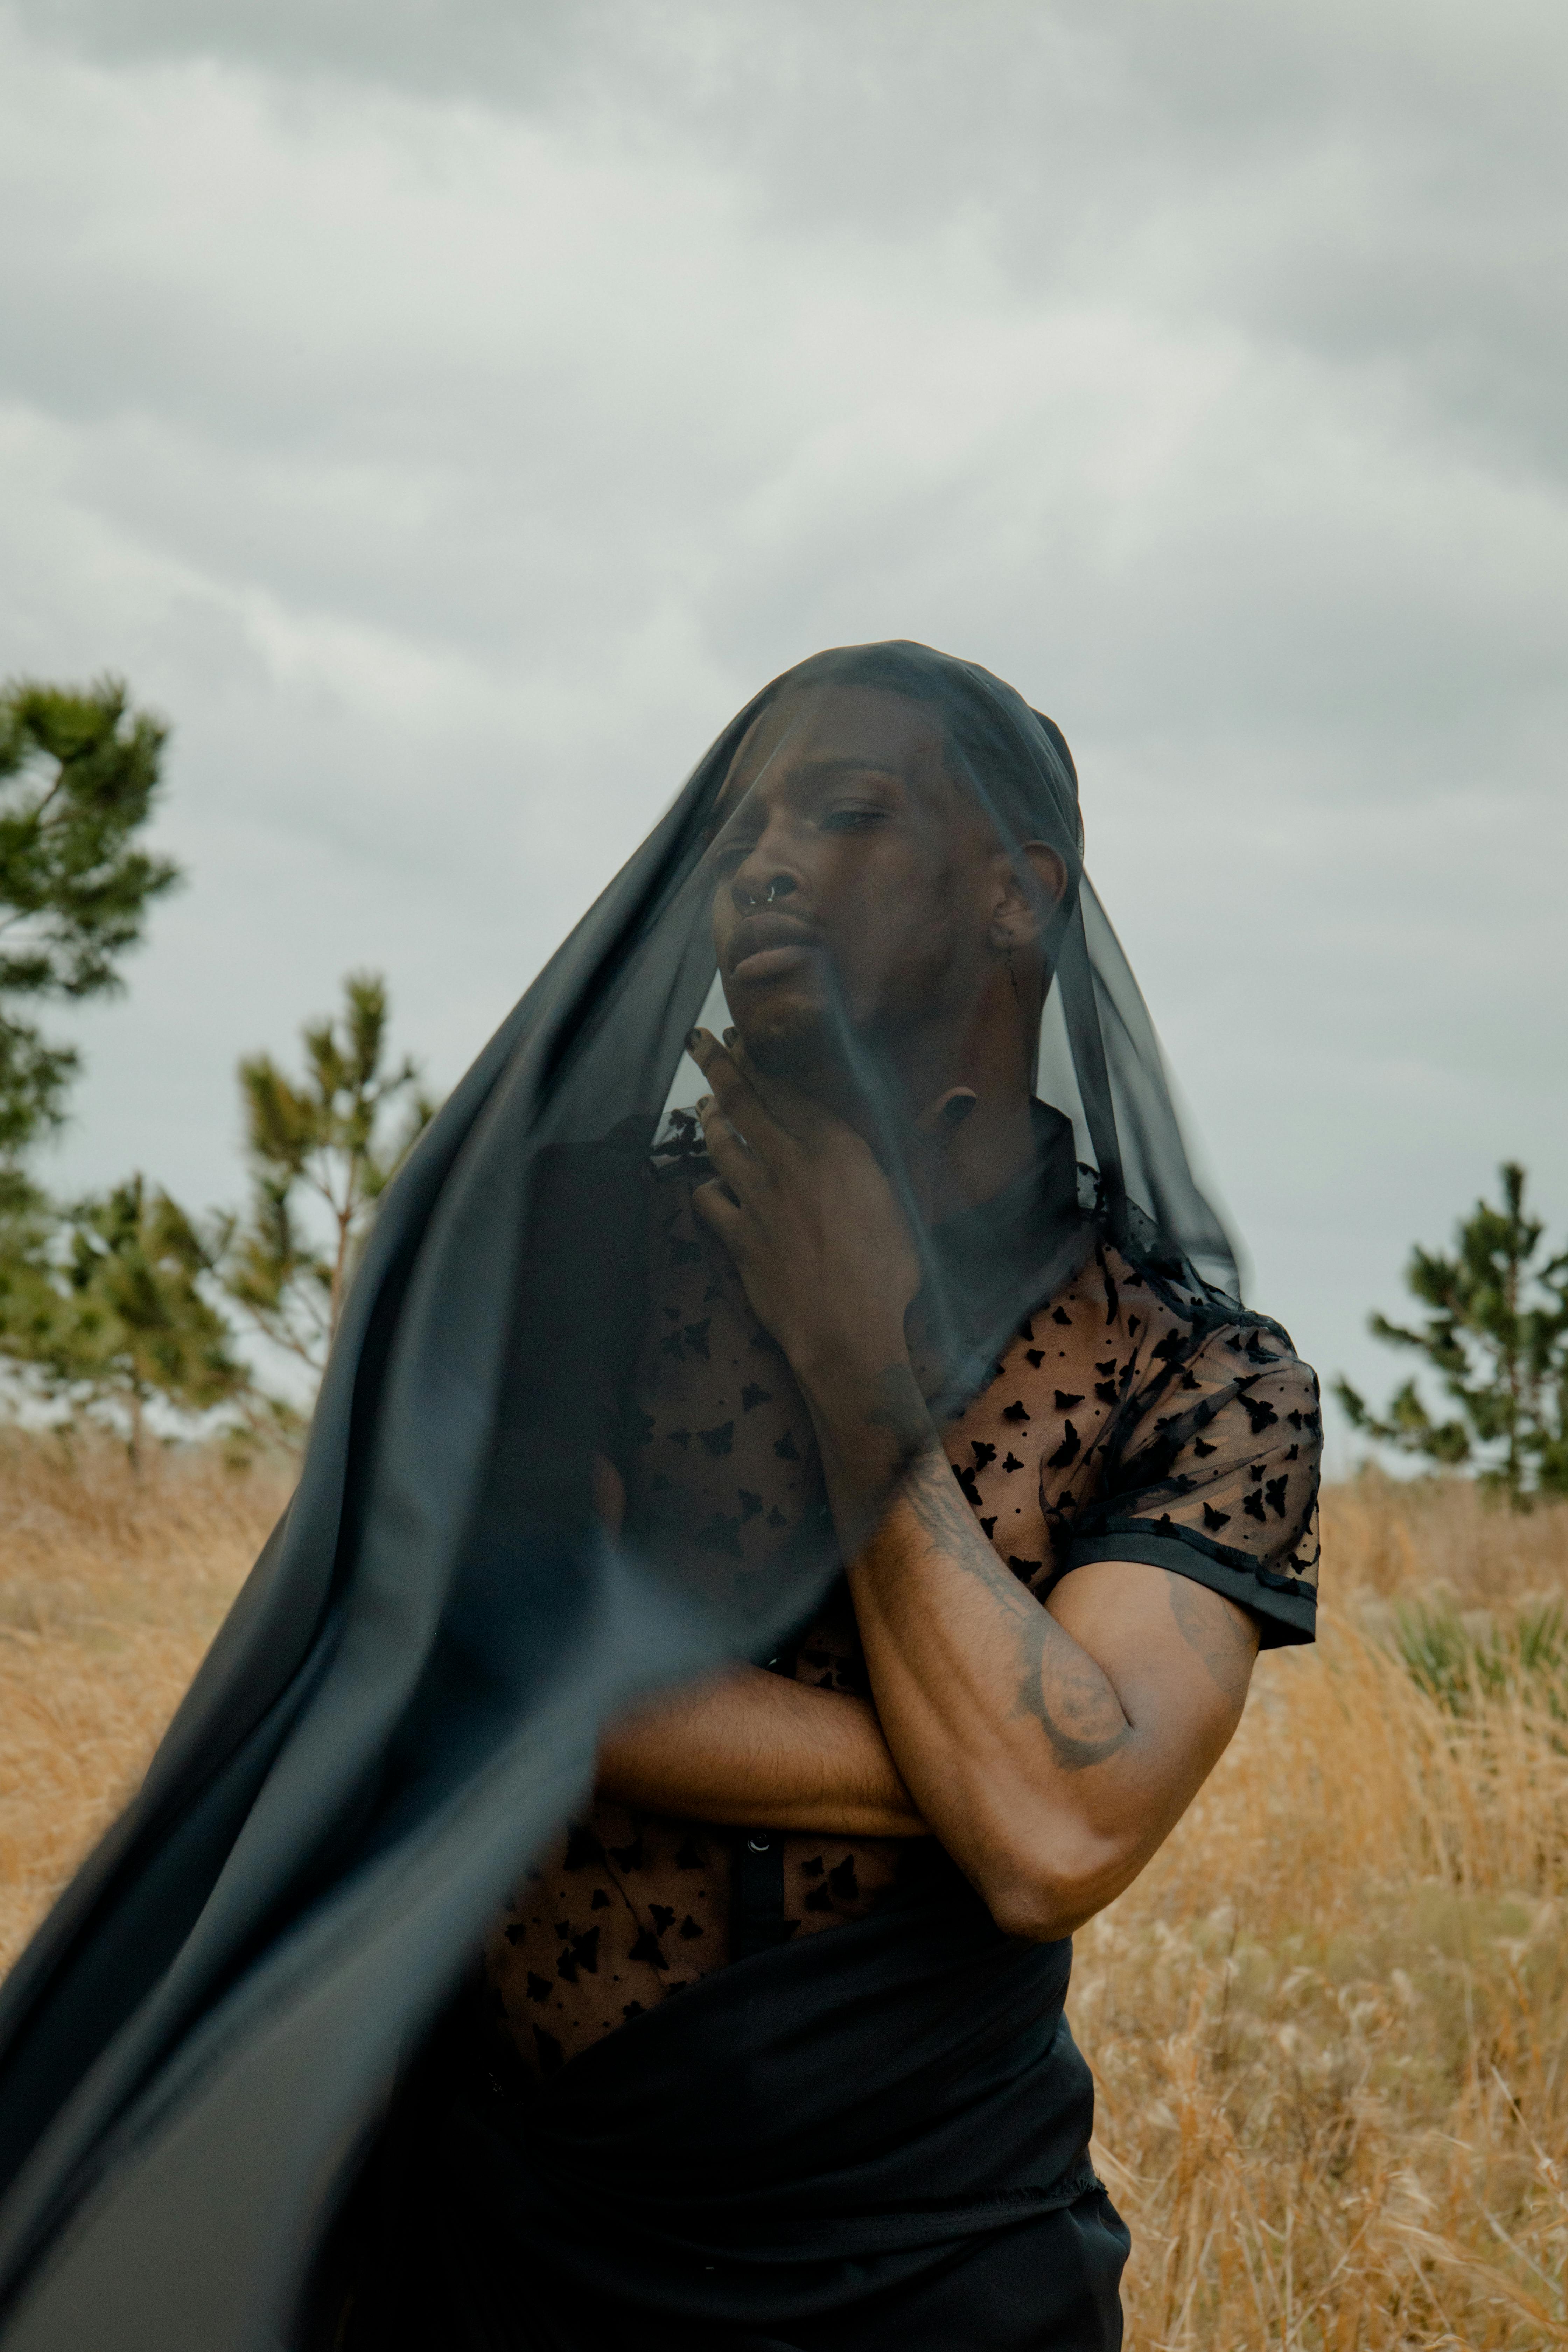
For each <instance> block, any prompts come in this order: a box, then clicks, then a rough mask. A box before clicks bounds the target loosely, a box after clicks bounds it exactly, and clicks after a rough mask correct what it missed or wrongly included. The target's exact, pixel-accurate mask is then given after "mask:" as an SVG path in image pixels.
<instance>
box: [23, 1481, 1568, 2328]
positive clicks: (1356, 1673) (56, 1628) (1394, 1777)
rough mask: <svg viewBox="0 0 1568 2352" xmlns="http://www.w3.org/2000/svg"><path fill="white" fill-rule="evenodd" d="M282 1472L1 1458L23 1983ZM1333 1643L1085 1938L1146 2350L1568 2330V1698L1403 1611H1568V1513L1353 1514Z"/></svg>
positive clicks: (1088, 2037)
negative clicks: (1490, 1671)
mask: <svg viewBox="0 0 1568 2352" xmlns="http://www.w3.org/2000/svg"><path fill="white" fill-rule="evenodd" d="M283 1491H284V1488H283V1481H282V1477H281V1475H280V1474H279V1473H278V1472H266V1471H261V1470H254V1471H251V1472H249V1473H247V1474H244V1475H236V1474H235V1473H233V1472H232V1471H229V1470H226V1469H225V1468H224V1467H223V1465H221V1463H219V1462H218V1461H216V1460H215V1459H212V1458H209V1457H206V1456H203V1455H199V1454H198V1455H184V1456H172V1457H169V1458H168V1459H166V1460H164V1461H163V1462H162V1463H161V1464H159V1465H155V1467H154V1468H153V1470H152V1471H151V1472H150V1473H149V1474H147V1475H144V1476H143V1477H142V1479H140V1480H137V1479H135V1478H133V1477H132V1475H130V1473H129V1470H128V1469H127V1467H126V1465H125V1464H124V1460H123V1457H122V1456H121V1455H120V1454H116V1453H115V1452H114V1451H113V1450H112V1449H110V1448H108V1447H104V1448H100V1449H99V1450H98V1451H96V1452H94V1453H92V1454H90V1455H89V1456H88V1457H87V1458H86V1459H84V1461H83V1462H82V1463H81V1465H80V1466H79V1471H78V1472H77V1473H75V1474H73V1473H72V1472H71V1471H70V1470H69V1468H68V1465H66V1463H65V1462H64V1460H63V1458H62V1457H60V1456H59V1455H58V1454H57V1453H55V1452H53V1451H52V1450H51V1449H50V1448H49V1447H48V1446H47V1445H44V1444H38V1443H37V1442H31V1441H26V1440H23V1439H20V1438H16V1437H13V1438H12V1439H10V1440H9V1441H8V1442H5V1443H3V1444H0V1529H3V1531H4V1533H3V1538H0V1542H3V1549H0V1966H4V1964H5V1961H6V1960H7V1959H8V1958H10V1957H11V1956H12V1955H13V1954H14V1953H15V1951H16V1949H17V1948H19V1946H20V1944H21V1942H22V1940H23V1938H24V1936H25V1934H26V1929H27V1927H28V1926H29V1925H30V1923H31V1921H32V1920H33V1919H34V1918H35V1917H36V1916H37V1914H38V1913H39V1912H40V1911H41V1910H42V1909H43V1908H44V1906H46V1905H47V1901H48V1899H49V1897H50V1895H52V1894H53V1893H54V1891H55V1889H56V1888H57V1887H58V1885H60V1883H61V1882H62V1880H63V1879H64V1878H65V1876H66V1875H67V1874H68V1871H69V1868H70V1865H71V1863H72V1861H73V1860H74V1858H75V1857H76V1855H77V1854H78V1853H79V1852H80V1851H81V1849H82V1848H83V1846H84V1845H86V1844H87V1843H89V1840H90V1839H91V1837H92V1836H93V1835H94V1834H95V1833H96V1832H97V1831H98V1830H99V1829H100V1827H101V1826H102V1824H103V1823H104V1822H105V1821H107V1820H108V1819H109V1817H110V1815H111V1814H112V1812H113V1811H114V1809H115V1807H116V1806H117V1805H118V1804H119V1803H120V1802H121V1801H122V1800H123V1798H124V1796H125V1794H126V1792H127V1791H128V1790H129V1789H130V1788H131V1786H132V1783H133V1781H134V1779H135V1776H136V1774H137V1773H138V1771H139V1770H140V1769H141V1768H142V1765H143V1763H144V1761H145V1759H146V1757H147V1755H148V1753H149V1751H150V1749H151V1748H152V1746H153V1741H154V1739H155V1738H156V1736H157V1733H158V1730H159V1728H160V1727H161V1725H162V1724H163V1721H164V1720H165V1719H166V1717H167V1716H168V1715H169V1713H170V1712H171V1710H172V1709H173V1707H174V1703H175V1701H176V1700H177V1698H178V1696H179V1695H180V1692H181V1690H182V1689H183V1688H184V1685H185V1683H186V1681H187V1680H188V1678H189V1676H190V1674H191V1671H192V1669H193V1667H194V1666H195V1663H196V1660H197V1658H198V1657H199V1656H200V1654H201V1652H202V1650H203V1648H204V1647H205V1643H206V1642H207V1641H208V1639H209V1638H210V1636H211V1634H212V1632H213V1630H214V1628H215V1627H216V1623H217V1621H218V1619H219V1617H220V1616H221V1614H222V1612H223V1610H224V1607H225V1605H226V1601H228V1599H229V1597H230V1595H231V1594H232V1592H233V1591H234V1590H235V1589H236V1587H237V1583H238V1581H239V1580H240V1578H241V1576H242V1575H243V1573H244V1571H245V1570H246V1568H247V1566H248V1564H249V1561H250V1559H251V1558H252V1556H253V1555H254V1553H255V1551H256V1549H257V1548H258V1545H259V1543H260V1541H261V1538H262V1537H263V1536H264V1534H265V1533H266V1530H267V1528H268V1526H269V1525H270V1523H271V1521H272V1519H273V1517H275V1515H276V1513H277V1511H278V1509H279V1507H280V1505H281V1502H282V1499H283ZM1324 1554H1325V1576H1326V1590H1327V1592H1328V1594H1329V1603H1328V1608H1327V1611H1326V1622H1325V1626H1324V1630H1323V1638H1322V1640H1321V1643H1320V1645H1319V1647H1318V1648H1317V1649H1316V1650H1315V1651H1300V1650H1296V1651H1287V1652H1283V1653H1275V1654H1272V1655H1270V1656H1269V1657H1268V1658H1266V1659H1265V1660H1264V1661H1263V1662H1262V1664H1261V1665H1260V1667H1259V1670H1258V1680H1257V1684H1256V1688H1255V1696H1254V1699H1253V1702H1252V1704H1251V1706H1250V1707H1249V1709H1248V1713H1247V1721H1246V1723H1245V1724H1244V1725H1243V1727H1242V1730H1241V1733H1240V1735H1239V1736H1238V1738H1237V1741H1236V1743H1235V1745H1234V1747H1233V1748H1232V1749H1231V1751H1230V1753H1229V1754H1228V1755H1227V1756H1226V1759H1225V1760H1224V1762H1223V1763H1222V1764H1221V1766H1220V1768H1219V1769H1218V1770H1217V1771H1216V1772H1215V1776H1214V1778H1213V1780H1211V1781H1210V1783H1209V1785H1208V1787H1207V1789H1206V1790H1205V1791H1204V1793H1203V1795H1202V1797H1201V1798H1200V1799H1199V1801H1198V1803H1197V1804H1196V1805H1195V1806H1194V1809H1193V1811H1192V1812H1191V1814H1190V1815H1189V1816H1188V1818H1187V1820H1186V1821H1185V1822H1184V1823H1183V1825H1182V1827H1181V1829H1180V1830H1179V1831H1178V1832H1177V1833H1176V1835H1175V1836H1174V1837H1173V1839H1172V1840H1171V1842H1170V1844H1169V1845H1168V1846H1167V1847H1166V1849H1165V1851H1164V1852H1163V1853H1162V1854H1161V1855H1160V1856H1159V1857H1158V1858H1157V1860H1156V1861H1155V1863H1154V1864H1153V1865H1152V1867H1151V1868H1150V1869H1149V1870H1148V1871H1147V1872H1146V1873H1145V1874H1144V1876H1143V1878H1142V1880H1141V1881H1140V1882H1139V1884H1138V1885H1136V1886H1135V1887H1133V1888H1132V1889H1131V1892H1130V1893H1129V1894H1128V1895H1124V1896H1123V1898H1122V1899H1121V1902H1120V1903H1118V1904H1117V1905H1116V1906H1114V1907H1113V1909H1112V1910H1110V1912H1108V1913H1107V1914H1106V1915H1105V1916H1103V1917H1102V1918H1100V1919H1099V1920H1097V1921H1096V1922H1094V1924H1093V1925H1092V1926H1091V1927H1089V1928H1088V1929H1087V1930H1086V1931H1085V1933H1084V1934H1083V1936H1082V1937H1080V1939H1079V1956H1078V1965H1077V1970H1076V1975H1075V1981H1074V1993H1073V2000H1072V2013H1073V2019H1074V2024H1075V2028H1076V2030H1077V2032H1078V2035H1079V2041H1080V2042H1082V2043H1083V2045H1084V2048H1085V2049H1086V2051H1087V2052H1088V2053H1089V2057H1090V2059H1091V2061H1092V2063H1093V2064H1094V2067H1095V2072H1096V2074H1097V2076H1098V2079H1099V2084H1100V2130H1099V2138H1098V2154H1099V2160H1100V2166H1101V2168H1102V2170H1103V2171H1104V2173H1105V2175H1106V2177H1107V2179H1109V2180H1110V2183H1111V2186H1112V2188H1113V2190H1114V2192H1115V2194H1116V2196H1117V2198H1118V2200H1119V2202H1120V2203H1121V2207H1122V2209H1123V2210H1124V2211H1125V2213H1126V2214H1127V2217H1128V2219H1129V2221H1131V2226H1132V2230H1133V2233H1134V2252H1133V2259H1132V2263H1131V2266H1130V2269H1129V2272H1128V2275H1127V2281H1126V2296H1127V2304H1128V2314H1129V2344H1130V2347H1133V2352H1265V2347H1268V2352H1328V2347H1333V2352H1363V2347H1365V2352H1405V2347H1408V2348H1409V2352H1414V2348H1415V2347H1423V2352H1435V2347H1445V2352H1447V2347H1452V2352H1459V2347H1463V2352H1525V2347H1530V2352H1534V2347H1544V2346H1550V2345H1554V2344H1555V2345H1563V2346H1568V2307H1565V2304H1564V2292H1563V2271H1564V2253H1565V2251H1568V2200H1565V2197H1564V2187H1563V2174H1564V2168H1565V2167H1568V2067H1565V2066H1564V2064H1563V2053H1564V2047H1565V2037H1568V1944H1565V1942H1564V1938H1563V1926H1564V1921H1565V1911H1568V1906H1565V1904H1564V1896H1565V1895H1568V1752H1565V1736H1568V1727H1565V1726H1564V1724H1563V1722H1562V1721H1561V1720H1559V1718H1558V1717H1557V1715H1555V1714H1554V1713H1553V1712H1552V1702H1553V1699H1554V1696H1555V1697H1557V1698H1558V1699H1559V1700H1560V1701H1563V1702H1568V1688H1565V1687H1563V1685H1561V1684H1560V1683H1554V1682H1552V1679H1551V1677H1550V1675H1548V1676H1547V1677H1546V1678H1544V1679H1542V1678H1541V1677H1537V1678H1536V1679H1535V1680H1532V1681H1526V1682H1524V1683H1523V1684H1521V1685H1517V1686H1516V1687H1514V1688H1512V1689H1509V1690H1504V1691H1502V1692H1498V1691H1496V1690H1493V1691H1492V1692H1491V1693H1490V1695H1489V1696H1480V1695H1479V1694H1478V1696H1477V1699H1476V1703H1475V1704H1474V1705H1473V1706H1470V1707H1469V1708H1468V1712H1462V1713H1458V1714H1456V1713H1455V1712H1454V1711H1453V1710H1452V1709H1451V1708H1449V1707H1446V1706H1442V1705H1440V1704H1439V1703H1438V1701H1437V1700H1436V1698H1434V1697H1432V1696H1428V1694H1427V1693H1426V1691H1425V1690H1424V1689H1422V1688H1420V1687H1418V1685H1417V1684H1416V1682H1415V1680H1414V1679H1413V1678H1412V1676H1411V1675H1410V1673H1409V1672H1408V1671H1407V1670H1406V1668H1405V1665H1404V1664H1402V1663H1401V1662H1400V1660H1399V1658H1398V1657H1397V1656H1396V1655H1395V1654H1394V1651H1393V1648H1392V1647H1391V1644H1390V1640H1389V1635H1390V1631H1391V1627H1392V1625H1393V1622H1394V1612H1395V1610H1396V1609H1397V1608H1398V1606H1399V1604H1400V1603H1401V1601H1404V1600H1406V1599H1409V1598H1415V1597H1424V1598H1426V1599H1431V1598H1432V1597H1433V1596H1434V1595H1436V1597H1437V1598H1438V1599H1439V1600H1440V1601H1442V1602H1443V1603H1444V1604H1445V1605H1446V1606H1447V1608H1448V1609H1449V1611H1450V1612H1451V1614H1452V1615H1453V1617H1454V1619H1455V1620H1456V1622H1463V1623H1465V1624H1466V1625H1468V1626H1470V1627H1472V1628H1475V1627H1477V1626H1480V1627H1481V1628H1482V1629H1483V1630H1484V1628H1485V1627H1487V1626H1496V1627H1500V1628H1503V1629H1506V1628H1507V1626H1508V1625H1509V1623H1510V1622H1511V1621H1512V1619H1513V1618H1514V1617H1515V1616H1516V1615H1517V1614H1518V1613H1519V1612H1521V1611H1523V1612H1527V1613H1528V1612H1529V1610H1530V1609H1531V1606H1532V1605H1538V1603H1539V1601H1540V1600H1541V1598H1542V1596H1568V1509H1556V1510H1552V1511H1550V1512H1541V1513H1537V1514H1535V1515H1533V1516H1531V1517H1527V1518H1522V1519H1517V1518H1516V1519H1510V1517H1508V1516H1507V1515H1506V1514H1503V1513H1499V1512H1496V1511H1492V1510H1489V1509H1486V1508H1484V1507H1482V1505H1481V1504H1480V1502H1479V1499H1478V1498H1477V1496H1475V1495H1474V1494H1473V1493H1472V1492H1471V1491H1470V1490H1469V1489H1468V1487H1465V1486H1460V1485H1444V1486H1433V1487H1422V1488H1415V1489H1412V1488H1401V1487H1397V1486H1391V1485H1389V1484H1387V1483H1386V1482H1383V1481H1378V1480H1365V1479H1363V1480H1362V1481H1360V1482H1359V1483H1358V1484H1357V1485H1356V1486H1352V1487H1344V1488H1341V1489H1339V1490H1337V1491H1335V1492H1332V1493H1331V1494H1330V1496H1328V1498H1327V1510H1326V1528H1325V1536H1324Z"/></svg>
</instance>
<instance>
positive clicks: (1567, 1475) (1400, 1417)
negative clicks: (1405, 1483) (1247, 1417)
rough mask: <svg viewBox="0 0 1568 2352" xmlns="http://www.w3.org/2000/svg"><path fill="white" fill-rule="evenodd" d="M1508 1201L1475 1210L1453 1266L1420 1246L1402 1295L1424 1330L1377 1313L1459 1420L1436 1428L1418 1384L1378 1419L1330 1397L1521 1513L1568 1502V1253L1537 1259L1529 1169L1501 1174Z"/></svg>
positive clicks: (1351, 1394) (1364, 1424) (1540, 1235)
mask: <svg viewBox="0 0 1568 2352" xmlns="http://www.w3.org/2000/svg"><path fill="white" fill-rule="evenodd" d="M1500 1177H1501V1183H1502V1202H1501V1204H1500V1206H1498V1207H1494V1206H1492V1204H1491V1203H1490V1202H1486V1201H1478V1202H1477V1203H1476V1205H1475V1208H1474V1210H1473V1212H1472V1213H1471V1214H1470V1215H1469V1216H1468V1217H1467V1218H1466V1219H1465V1220H1464V1221H1463V1223H1461V1224H1460V1225H1459V1226H1458V1232H1457V1235H1456V1240H1457V1244H1458V1246H1457V1251H1456V1255H1454V1256H1452V1257H1444V1256H1442V1255H1438V1254H1437V1253H1436V1252H1433V1251H1428V1250H1425V1249H1422V1248H1421V1247H1420V1246H1419V1245H1417V1246H1416V1248H1415V1249H1414V1250H1413V1251H1412V1253H1411V1256H1410V1263H1409V1265H1408V1266H1407V1267H1406V1269H1405V1286H1406V1288H1407V1289H1408V1290H1409V1291H1410V1292H1411V1293H1412V1295H1413V1296H1414V1297H1415V1298H1416V1299H1418V1300H1419V1301H1420V1303H1421V1304H1422V1305H1423V1306H1424V1307H1426V1309H1427V1313H1426V1320H1425V1323H1424V1324H1423V1325H1422V1327H1421V1328H1418V1329H1412V1328H1409V1326H1407V1325H1405V1324H1400V1323H1391V1322H1390V1321H1389V1320H1388V1318H1386V1317H1385V1316H1383V1315H1373V1317H1372V1318H1371V1321H1370V1324H1369V1326H1368V1328H1370V1330H1371V1331H1372V1332H1373V1336H1374V1337H1375V1338H1377V1339H1383V1340H1386V1341H1387V1343H1388V1345H1389V1346H1390V1347H1394V1348H1407V1349H1415V1351H1416V1352H1417V1353H1418V1354H1420V1355H1422V1356H1424V1357H1425V1358H1426V1362H1427V1364H1428V1366H1429V1367H1430V1368H1431V1370H1432V1371H1434V1372H1435V1373H1436V1376H1437V1380H1438V1381H1439V1384H1440V1385H1441V1387H1442V1389H1443V1391H1444V1393H1445V1395H1446V1396H1447V1399H1448V1400H1449V1402H1451V1403H1453V1404H1455V1405H1457V1406H1458V1412H1457V1413H1455V1414H1454V1415H1452V1416H1451V1417H1450V1418H1448V1419H1447V1420H1437V1419H1434V1417H1433V1415H1432V1414H1431V1413H1430V1412H1428V1410H1427V1407H1426V1402H1424V1400H1423V1398H1422V1397H1421V1395H1420V1392H1419V1391H1418V1390H1417V1388H1416V1384H1415V1379H1414V1378H1412V1379H1410V1380H1408V1381H1405V1383H1404V1385H1403V1387H1401V1388H1400V1389H1398V1390H1396V1391H1395V1392H1394V1396H1393V1397H1392V1398H1391V1399H1390V1400H1389V1402H1388V1404H1387V1406H1386V1408H1385V1409H1384V1412H1383V1413H1382V1415H1381V1416H1380V1415H1378V1414H1375V1413H1373V1412H1371V1411H1370V1410H1369V1409H1368V1407H1367V1404H1366V1402H1365V1400H1364V1399H1363V1397H1362V1396H1361V1395H1360V1394H1359V1393H1358V1392H1357V1391H1356V1390H1354V1389H1353V1388H1352V1386H1351V1384H1350V1382H1349V1381H1346V1380H1339V1381H1335V1383H1334V1393H1335V1395H1336V1396H1337V1397H1338V1399H1339V1401H1340V1403H1341V1405H1342V1407H1343V1409H1344V1412H1345V1413H1346V1415H1347V1417H1348V1418H1349V1420H1350V1422H1351V1423H1352V1427H1354V1428H1356V1429H1360V1430H1363V1431H1364V1432H1365V1433H1366V1434H1367V1435H1368V1436H1369V1437H1373V1438H1375V1439H1377V1440H1378V1441H1379V1442H1380V1443H1382V1444H1387V1445H1393V1446H1396V1447H1398V1448H1399V1449H1400V1451H1402V1452H1404V1453H1406V1454H1416V1455H1418V1456H1420V1457H1421V1458H1423V1459H1425V1460H1426V1461H1428V1462H1432V1463H1435V1464H1436V1465H1439V1466H1441V1467H1446V1468H1458V1467H1461V1466H1462V1465H1466V1464H1475V1465H1477V1467H1478V1470H1479V1476H1480V1478H1481V1480H1482V1482H1483V1484H1485V1485H1487V1486H1494V1487H1497V1488H1499V1489H1500V1490H1501V1491H1502V1492H1504V1493H1506V1495H1507V1496H1508V1498H1509V1501H1510V1504H1511V1505H1512V1506H1513V1507H1514V1508H1515V1509H1522V1508H1525V1507H1528V1506H1529V1504H1530V1503H1531V1502H1532V1501H1533V1500H1534V1499H1535V1497H1536V1496H1549V1495H1568V1251H1563V1252H1560V1253H1559V1254H1558V1255H1555V1256H1546V1255H1542V1243H1543V1241H1544V1238H1545V1233H1546V1227H1545V1224H1544V1223H1543V1222H1542V1220H1541V1219H1540V1218H1538V1217H1532V1216H1529V1215H1527V1214H1526V1213H1525V1207H1524V1188H1525V1173H1524V1170H1523V1169H1522V1168H1521V1167H1518V1166H1516V1165H1515V1164H1514V1163H1513V1162H1512V1161H1510V1162H1508V1163H1507V1164H1506V1165H1505V1166H1504V1167H1503V1168H1502V1170H1501V1171H1500Z"/></svg>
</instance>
